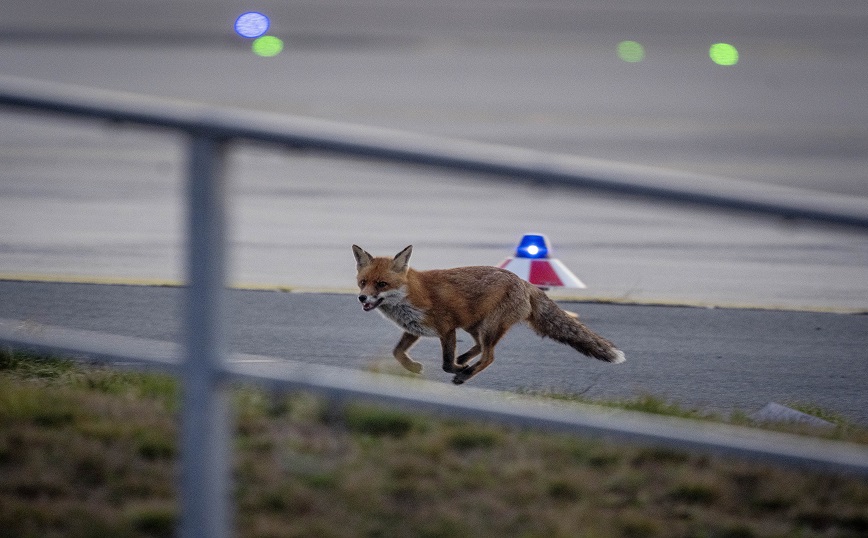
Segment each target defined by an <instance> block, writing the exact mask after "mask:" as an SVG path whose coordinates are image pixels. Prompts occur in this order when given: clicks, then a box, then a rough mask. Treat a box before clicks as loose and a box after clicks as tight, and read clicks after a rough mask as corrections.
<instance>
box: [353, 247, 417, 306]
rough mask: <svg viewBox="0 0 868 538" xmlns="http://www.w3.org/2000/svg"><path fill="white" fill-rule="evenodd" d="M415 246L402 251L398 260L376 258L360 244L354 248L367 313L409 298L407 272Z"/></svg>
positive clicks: (358, 277) (396, 258) (361, 294)
mask: <svg viewBox="0 0 868 538" xmlns="http://www.w3.org/2000/svg"><path fill="white" fill-rule="evenodd" d="M412 251H413V245H410V246H409V247H407V248H405V249H404V250H402V251H401V252H399V253H398V254H397V255H396V256H395V257H394V258H387V257H379V258H375V257H373V256H371V255H370V254H368V253H367V252H366V251H365V250H363V249H362V248H361V247H359V246H358V245H353V254H354V255H355V256H356V269H357V270H358V276H357V282H358V284H359V302H360V303H362V308H363V309H364V310H365V312H369V311H371V310H374V309H375V308H377V307H378V306H380V305H381V304H384V303H385V304H395V303H398V302H400V301H401V300H402V299H403V298H404V297H406V295H407V288H406V284H407V269H408V265H407V264H408V263H409V261H410V253H411V252H412Z"/></svg>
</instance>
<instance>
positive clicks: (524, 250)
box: [515, 234, 551, 259]
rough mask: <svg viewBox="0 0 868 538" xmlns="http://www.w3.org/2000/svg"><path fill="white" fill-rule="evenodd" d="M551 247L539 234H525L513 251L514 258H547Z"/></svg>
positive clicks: (544, 237)
mask: <svg viewBox="0 0 868 538" xmlns="http://www.w3.org/2000/svg"><path fill="white" fill-rule="evenodd" d="M550 250H551V246H550V245H549V240H548V239H547V238H546V236H544V235H541V234H525V235H524V236H523V237H522V238H521V241H520V242H519V244H518V248H516V249H515V257H516V258H530V259H540V258H548V257H549V251H550Z"/></svg>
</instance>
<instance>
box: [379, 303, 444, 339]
mask: <svg viewBox="0 0 868 538" xmlns="http://www.w3.org/2000/svg"><path fill="white" fill-rule="evenodd" d="M378 310H379V311H380V313H381V314H383V316H384V317H385V318H386V319H389V320H392V321H394V322H395V323H397V324H398V326H399V327H401V328H402V329H404V330H405V331H407V332H408V333H412V334H416V335H419V336H439V335H438V334H437V332H436V331H435V330H434V329H433V328H432V327H429V326H428V325H426V324H425V322H424V321H425V313H424V312H422V311H421V310H419V309H418V308H416V307H415V306H413V305H411V304H409V303H403V302H401V303H397V304H382V305H380V308H378Z"/></svg>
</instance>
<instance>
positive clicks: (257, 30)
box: [235, 11, 271, 38]
mask: <svg viewBox="0 0 868 538" xmlns="http://www.w3.org/2000/svg"><path fill="white" fill-rule="evenodd" d="M270 24H271V23H270V21H269V20H268V17H266V16H265V15H263V14H262V13H259V12H257V11H248V12H247V13H243V14H241V15H239V16H238V18H237V19H235V32H236V33H237V34H238V35H240V36H241V37H248V38H254V37H260V36H263V35H265V32H267V31H268V26H269V25H270Z"/></svg>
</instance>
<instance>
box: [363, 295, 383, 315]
mask: <svg viewBox="0 0 868 538" xmlns="http://www.w3.org/2000/svg"><path fill="white" fill-rule="evenodd" d="M382 302H383V298H382V297H380V298H379V299H377V300H376V301H374V302H372V303H369V302H365V303H362V308H363V309H364V311H365V312H370V311H371V310H373V309H375V308H377V307H378V306H380V303H382Z"/></svg>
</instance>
